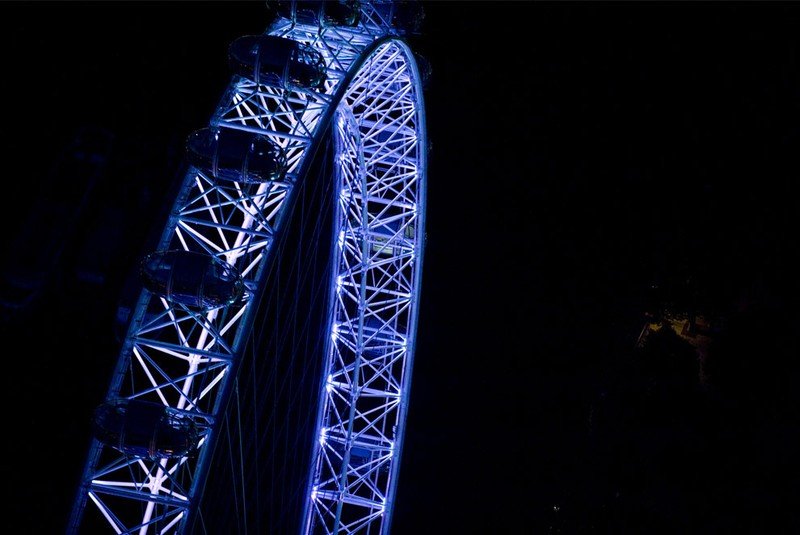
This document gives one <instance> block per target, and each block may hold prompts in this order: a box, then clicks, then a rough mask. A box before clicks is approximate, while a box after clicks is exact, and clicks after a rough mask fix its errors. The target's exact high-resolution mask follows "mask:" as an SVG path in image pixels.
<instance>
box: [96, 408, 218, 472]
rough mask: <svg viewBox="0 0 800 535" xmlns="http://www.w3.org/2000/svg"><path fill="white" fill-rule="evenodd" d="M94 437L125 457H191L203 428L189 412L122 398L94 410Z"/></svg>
mask: <svg viewBox="0 0 800 535" xmlns="http://www.w3.org/2000/svg"><path fill="white" fill-rule="evenodd" d="M93 431H94V436H95V438H97V440H99V441H100V442H102V443H103V444H105V445H107V446H109V447H111V448H114V449H116V450H118V451H120V452H122V453H124V454H126V455H133V456H136V457H144V458H148V459H159V458H175V457H191V456H193V455H194V454H195V453H196V451H197V446H198V443H199V441H200V437H201V436H202V431H203V429H202V428H201V427H200V426H198V425H197V423H196V422H195V421H194V420H193V419H192V418H190V417H189V416H188V415H187V414H186V413H184V412H182V411H179V410H177V409H174V408H172V407H167V406H166V405H163V404H161V403H154V402H150V401H143V400H127V399H120V400H116V401H109V402H106V403H103V404H101V405H100V406H98V407H97V409H95V412H94V421H93Z"/></svg>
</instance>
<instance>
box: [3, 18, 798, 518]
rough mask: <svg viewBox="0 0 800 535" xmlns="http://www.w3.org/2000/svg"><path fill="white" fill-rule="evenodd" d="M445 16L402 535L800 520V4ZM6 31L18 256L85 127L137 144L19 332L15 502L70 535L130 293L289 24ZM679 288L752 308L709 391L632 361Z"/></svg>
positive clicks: (12, 470)
mask: <svg viewBox="0 0 800 535" xmlns="http://www.w3.org/2000/svg"><path fill="white" fill-rule="evenodd" d="M426 8H427V18H426V24H425V28H424V34H423V36H421V37H418V38H415V39H414V40H413V45H414V47H415V49H417V50H419V51H420V52H422V53H423V55H425V57H427V58H428V59H429V60H430V62H431V63H432V66H433V78H432V80H431V83H430V86H429V88H428V90H427V92H426V95H425V98H426V107H427V121H428V128H429V135H430V138H431V140H432V151H431V153H430V169H429V185H428V206H427V210H428V227H427V237H428V241H427V248H426V256H425V270H424V276H423V292H422V301H421V311H420V327H419V338H418V345H417V353H416V359H415V367H414V374H413V388H412V395H411V406H410V413H409V420H408V429H407V438H406V446H405V450H404V454H403V465H402V471H401V478H400V484H399V493H398V496H397V503H396V515H395V522H394V528H395V529H394V532H395V533H519V532H523V533H528V532H530V533H556V532H560V533H579V532H586V531H592V530H594V531H598V532H606V531H612V532H623V531H628V532H641V531H646V530H647V531H653V530H659V531H661V530H666V531H671V532H686V531H687V530H693V531H700V532H731V531H740V530H744V531H753V532H761V531H765V530H768V529H767V528H768V527H769V528H779V529H784V530H792V528H794V529H796V528H797V527H798V524H800V519H798V518H797V513H796V504H797V500H798V498H800V492H798V485H800V478H799V477H798V476H800V474H798V473H797V472H798V470H797V468H798V465H797V461H796V460H795V457H796V453H797V451H798V446H800V444H798V442H800V433H798V427H797V425H798V418H797V414H796V413H797V401H798V400H797V395H796V394H795V393H794V392H795V391H796V390H797V387H796V385H797V382H796V378H797V377H798V373H797V365H796V363H795V361H796V359H797V357H798V352H797V341H796V329H797V308H796V306H795V298H796V295H797V291H796V290H797V282H796V273H797V270H796V264H795V261H794V257H795V256H796V253H797V250H796V249H797V245H796V244H797V238H796V236H797V233H796V231H795V227H796V212H797V210H796V206H797V199H798V195H797V193H798V191H797V190H798V187H797V177H798V175H799V173H798V171H800V169H799V168H798V167H799V166H798V159H797V157H796V154H797V150H796V147H798V146H799V144H800V121H799V120H798V119H800V117H799V116H798V102H800V99H798V95H800V76H798V73H799V72H800V71H798V67H799V65H798V45H799V44H800V43H798V35H800V32H798V22H799V21H800V19H799V16H800V8H799V7H798V6H796V5H792V4H784V3H777V4H750V3H709V4H702V3H692V4H688V3H672V4H662V3H619V4H603V3H588V4H584V3H559V4H549V3H522V2H515V3H483V2H469V3H456V2H446V3H445V2H436V3H430V4H426ZM0 17H2V19H3V20H4V31H3V32H2V37H0V39H2V54H3V69H4V71H5V75H4V77H3V78H4V84H3V85H4V88H5V91H4V104H5V106H4V117H3V126H2V145H0V146H2V150H3V153H4V157H3V174H2V177H3V179H2V184H3V188H4V194H3V199H4V201H5V202H4V203H3V213H2V217H3V220H2V224H3V225H4V226H5V227H6V228H7V229H8V232H6V233H5V234H6V238H5V240H6V241H4V243H6V242H7V241H10V237H11V236H13V235H14V234H15V233H16V232H19V231H20V228H19V227H20V226H21V222H22V221H24V216H25V215H26V214H27V213H28V210H30V209H32V208H33V207H34V206H35V203H34V200H35V199H36V198H37V196H39V195H45V196H48V195H50V196H57V195H59V193H58V192H59V190H60V188H69V186H70V185H69V184H55V185H52V184H50V183H49V182H48V180H47V177H48V170H49V169H50V167H51V166H52V165H53V163H54V162H55V161H56V156H57V154H58V153H59V151H60V150H61V149H62V148H63V147H64V146H65V145H66V144H67V143H68V141H69V140H70V139H71V138H72V137H74V135H75V132H76V128H78V127H80V126H84V125H97V126H102V127H104V128H107V129H109V130H110V131H111V132H113V134H114V136H115V139H114V152H113V157H112V160H111V161H110V166H109V171H108V173H107V175H106V176H105V177H104V179H103V180H102V182H101V183H100V184H99V185H98V187H97V189H96V190H95V192H94V193H93V196H92V198H91V200H90V204H89V205H88V207H87V209H86V210H84V211H83V212H81V214H80V215H79V219H78V226H77V228H76V229H75V231H74V232H72V233H70V234H69V236H68V238H67V242H66V248H65V251H64V253H63V254H62V255H61V256H60V257H59V258H58V259H57V262H56V263H55V264H54V267H53V270H52V272H51V277H50V280H49V283H48V285H47V287H46V289H45V290H44V292H43V293H42V295H41V296H40V298H39V299H38V300H37V301H36V303H35V304H34V305H32V306H31V307H30V309H28V310H25V311H23V312H19V313H15V315H14V317H12V318H11V319H10V320H7V321H6V323H5V324H4V326H3V331H2V341H3V347H4V349H5V350H4V352H3V353H4V359H5V372H6V373H5V384H4V386H3V392H4V396H5V400H4V406H5V409H6V411H5V413H6V420H7V426H6V428H5V431H4V437H5V441H4V442H5V447H4V450H5V454H4V456H3V466H4V468H3V471H4V479H5V481H6V485H5V488H6V490H7V491H9V492H10V494H11V497H12V498H11V503H10V505H11V507H10V511H11V512H12V514H14V515H15V516H16V517H17V518H20V519H21V522H22V525H27V526H30V531H31V532H59V531H61V530H62V527H63V526H64V525H65V524H66V519H67V515H68V511H69V507H70V506H71V501H72V499H73V497H74V492H75V488H76V485H77V482H78V479H79V475H80V470H81V467H82V463H83V460H84V459H83V457H84V455H85V451H86V448H87V446H88V443H89V419H90V415H91V410H92V408H93V407H94V406H95V405H96V404H97V403H98V402H99V401H100V400H102V398H103V395H104V392H105V388H106V386H107V383H108V378H109V377H110V373H111V370H112V367H113V364H114V362H115V359H116V352H117V351H118V347H117V345H116V341H115V338H114V316H115V313H116V307H117V305H118V303H119V301H120V299H121V298H122V297H123V288H124V283H125V281H126V278H127V277H128V275H129V273H130V270H131V268H132V266H133V265H134V263H135V262H136V260H137V259H138V257H139V256H140V255H141V254H142V253H143V252H145V251H146V248H147V245H148V243H149V242H148V240H151V239H152V234H153V232H156V233H158V231H159V230H160V228H161V227H160V225H161V224H162V223H163V219H162V218H163V214H164V210H165V209H167V208H168V207H169V205H170V204H171V202H172V198H171V197H170V191H172V190H171V187H174V181H175V180H176V177H177V176H178V174H179V171H180V164H181V156H182V144H183V140H184V138H185V136H186V135H187V134H188V133H189V132H191V131H192V130H194V129H195V128H198V127H200V126H203V125H205V124H206V123H207V121H208V118H209V116H210V114H211V113H212V111H213V109H214V107H215V106H216V103H217V101H218V99H219V96H220V93H221V91H222V89H223V88H224V87H225V85H226V84H227V81H228V79H229V76H230V74H229V71H228V70H227V65H226V49H227V44H228V43H229V42H230V41H231V40H233V39H234V38H235V37H237V36H239V35H242V34H248V33H259V32H261V31H263V29H264V27H265V24H266V11H265V9H264V6H263V4H262V3H261V2H248V3H225V4H219V3H207V2H198V3H188V2H185V3H166V4H161V3H159V4H150V3H133V2H131V3H90V4H80V3H67V4H51V3H14V4H4V5H3V6H2V7H0ZM45 186H46V187H45ZM154 229H155V230H154ZM103 232H105V234H102V233H103ZM103 236H105V237H107V238H104V237H103ZM97 244H103V245H101V246H100V245H97ZM31 245H33V244H31ZM4 253H5V254H4V260H3V261H4V262H5V263H6V264H10V263H14V262H23V261H24V258H25V255H27V254H29V253H30V251H29V250H28V249H26V248H22V249H20V250H15V249H14V250H12V249H10V248H9V247H8V246H7V247H5V248H4ZM87 254H90V255H99V256H103V258H107V259H108V263H107V266H106V268H105V271H104V273H105V275H104V279H103V280H102V281H100V282H93V283H89V282H86V281H81V280H80V279H79V277H78V275H77V273H78V266H80V265H81V257H82V255H87ZM687 281H689V282H688V283H687ZM654 285H656V286H658V287H659V288H661V290H662V291H663V292H665V293H666V294H667V295H679V294H680V295H683V293H685V292H686V291H687V290H686V288H687V287H689V288H691V292H690V293H692V295H693V296H694V302H695V304H696V305H697V306H698V307H699V308H700V309H701V310H705V311H709V313H711V312H713V314H715V315H717V316H720V317H724V318H725V320H726V321H725V324H724V325H725V328H724V329H722V330H721V331H720V332H719V333H718V335H717V337H716V339H715V340H716V342H717V343H716V345H715V346H714V349H713V351H712V357H713V359H712V360H711V361H710V363H709V365H708V367H707V368H706V369H705V372H706V373H707V378H706V380H705V381H702V382H701V381H699V380H697V376H698V373H697V362H690V360H691V359H690V360H686V359H685V358H684V359H683V360H680V358H681V355H683V356H684V357H685V351H684V350H685V348H683V349H681V348H680V347H678V348H677V349H674V348H673V349H672V350H670V351H671V353H670V351H667V353H670V354H671V355H673V356H675V359H673V360H672V361H670V360H669V359H666V360H664V359H662V360H659V359H658V358H657V357H654V358H653V359H651V360H650V361H646V359H645V357H646V355H645V354H641V353H637V352H634V351H633V346H634V343H635V341H636V337H637V335H638V334H639V331H640V329H641V327H642V325H643V322H644V313H645V312H647V311H650V310H651V309H652V291H651V290H652V287H653V286H654ZM670 292H672V294H670ZM682 292H683V293H682ZM662 295H663V294H662ZM682 351H683V353H682ZM678 361H680V362H681V364H680V365H676V364H675V362H678ZM7 503H8V502H7ZM18 525H19V524H18Z"/></svg>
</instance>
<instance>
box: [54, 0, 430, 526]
mask: <svg viewBox="0 0 800 535" xmlns="http://www.w3.org/2000/svg"><path fill="white" fill-rule="evenodd" d="M384 13H385V10H382V9H381V8H380V6H378V7H375V6H371V5H365V6H364V7H363V8H362V22H361V23H360V24H359V25H358V26H357V27H353V28H337V27H324V28H320V27H318V26H307V25H301V24H293V23H292V22H291V21H287V20H285V19H280V20H278V21H277V22H276V23H275V24H274V25H273V26H272V27H271V28H270V29H269V30H268V32H267V33H269V34H272V35H279V36H283V37H286V38H290V39H293V40H296V41H300V42H303V43H306V44H310V45H312V46H313V47H314V48H315V49H317V50H319V51H320V52H321V53H322V55H323V57H324V59H325V62H326V66H327V73H328V78H327V81H326V83H325V86H324V88H323V90H322V91H313V90H306V89H302V88H297V87H290V88H288V89H287V88H279V87H271V86H266V85H258V84H256V83H254V82H253V81H252V80H249V79H246V78H242V77H238V76H236V77H234V79H233V80H232V81H231V84H230V85H229V87H228V88H227V90H226V91H225V93H224V94H223V98H222V100H221V103H220V105H219V106H218V108H217V110H216V112H215V114H214V115H213V117H212V119H211V121H210V123H211V124H212V125H217V126H221V127H223V128H235V129H240V130H248V131H252V132H256V133H259V134H262V135H266V136H267V137H269V138H270V139H271V140H272V141H273V142H275V143H276V144H278V145H280V146H281V147H283V148H284V150H285V151H286V154H287V157H288V162H289V167H288V172H287V174H286V177H285V179H284V180H283V181H279V182H278V181H273V182H268V183H263V184H245V183H236V182H225V183H222V182H219V181H215V180H214V179H213V177H210V176H205V174H204V173H203V172H201V171H199V170H197V169H194V168H190V169H189V170H188V172H187V175H186V177H185V179H184V182H183V185H182V187H181V190H180V193H179V195H178V198H177V199H176V202H175V205H174V207H173V210H172V212H171V216H170V218H169V220H168V222H167V225H166V227H165V229H164V233H163V235H162V238H161V241H160V243H159V246H158V249H159V250H167V249H183V250H187V251H198V252H203V253H206V254H210V255H214V256H216V257H218V258H220V259H222V260H225V261H226V262H228V263H229V264H231V265H233V266H235V267H236V268H237V269H238V270H239V271H240V272H241V273H242V275H243V277H244V280H245V284H246V287H247V293H248V294H250V295H251V296H257V295H258V293H259V284H260V281H261V280H262V278H263V277H262V275H263V274H264V272H265V269H266V267H267V265H268V262H269V261H270V254H269V253H270V250H271V245H272V243H273V241H274V237H275V235H276V233H277V232H279V231H280V229H281V227H282V218H283V216H284V214H285V213H287V212H288V210H287V206H288V205H289V203H290V202H291V199H292V191H293V188H294V186H295V184H296V183H297V182H298V181H299V180H301V179H302V178H303V176H304V174H305V172H306V170H307V167H308V166H310V161H311V158H310V157H307V156H309V154H311V153H313V152H314V151H313V150H310V149H312V148H313V147H314V146H315V143H317V142H318V140H319V138H320V137H321V136H322V133H323V132H324V130H325V128H327V126H328V124H329V123H330V122H331V120H332V118H333V117H334V115H335V116H336V118H337V120H336V124H337V132H338V136H336V143H337V147H338V152H337V155H336V160H337V162H338V166H337V167H338V173H339V174H338V180H339V186H340V190H339V211H338V220H337V225H336V230H337V235H338V245H339V247H338V248H335V249H336V259H335V261H336V262H337V264H336V265H338V268H337V269H336V270H335V271H336V274H335V278H334V280H333V281H332V293H333V299H334V305H333V310H332V313H331V321H330V326H331V342H330V344H329V348H328V352H327V353H326V355H325V356H321V358H326V359H327V369H328V371H327V380H326V381H325V382H324V383H325V384H324V388H322V389H321V390H322V393H321V396H322V401H321V402H320V414H319V417H318V422H319V426H318V442H317V443H316V447H315V455H314V465H313V467H312V470H311V476H310V485H309V501H308V504H307V508H306V522H305V523H304V524H305V526H306V529H307V531H308V532H314V533H337V532H338V533H354V532H356V531H359V530H366V531H369V532H370V533H375V532H376V531H382V532H386V531H387V530H388V527H389V518H390V513H391V497H392V494H393V489H394V482H395V481H396V476H397V469H398V463H397V462H396V461H393V460H395V459H397V458H398V457H399V447H400V445H401V442H402V430H403V424H404V416H405V411H404V408H405V401H406V397H407V393H408V380H409V372H410V366H411V357H412V355H413V333H414V330H415V309H416V303H417V301H418V299H417V293H418V289H419V274H420V269H421V254H422V227H423V225H422V208H423V207H424V202H423V199H422V195H423V177H424V170H425V153H424V150H422V149H423V147H424V146H425V143H424V119H423V110H422V104H421V93H420V90H419V80H418V74H417V71H416V66H415V64H414V61H413V59H412V56H411V53H410V50H409V49H408V48H407V46H406V45H405V44H404V43H402V41H400V40H398V39H396V37H395V35H394V34H395V32H394V31H393V30H392V29H391V28H390V27H389V25H388V24H387V23H386V21H384V20H383V19H382V17H383V16H385V15H383V14H384ZM337 110H338V111H337ZM254 301H255V299H253V300H245V301H243V302H240V303H237V304H234V305H230V306H225V307H220V308H216V309H212V310H206V311H202V312H198V311H197V310H195V309H190V308H187V307H184V306H182V305H180V304H175V303H171V302H168V301H166V300H164V299H162V298H159V297H158V296H155V295H152V294H150V293H149V292H147V291H143V292H142V294H141V295H140V298H139V301H138V304H137V306H136V309H135V313H134V315H133V317H132V320H131V324H130V327H129V330H128V333H127V336H126V339H125V341H124V343H123V346H122V349H121V352H120V356H119V359H118V364H117V368H116V370H115V373H114V376H113V378H112V381H111V385H110V388H109V391H108V395H107V399H108V400H115V399H142V400H148V401H156V402H160V403H162V404H164V405H165V406H169V407H172V408H174V409H178V410H180V411H183V412H184V413H185V414H187V415H189V416H190V417H192V418H193V419H194V420H195V421H196V422H197V423H198V424H199V425H200V426H202V428H203V429H206V432H205V435H204V437H203V438H202V439H201V441H200V447H199V450H198V452H197V455H193V456H191V457H182V458H172V459H155V460H150V459H146V458H140V457H136V456H129V455H125V454H123V453H121V452H119V451H117V450H116V449H113V448H110V447H108V446H105V445H104V444H102V443H101V442H99V441H97V440H94V441H93V443H92V445H91V447H90V452H89V456H88V460H87V463H86V467H85V471H84V476H83V479H82V483H81V486H80V489H79V492H78V498H77V500H76V503H75V507H74V509H73V515H72V518H71V520H70V525H69V531H71V532H77V531H79V529H80V527H81V523H82V521H83V517H84V516H85V514H87V513H86V510H87V509H92V510H93V511H94V513H93V514H95V515H97V514H98V513H99V515H102V517H103V518H104V519H105V521H107V524H108V526H109V532H114V533H134V532H136V533H140V534H145V533H174V532H181V531H182V530H183V528H184V527H185V526H187V519H188V517H189V514H190V513H191V512H192V511H193V508H194V507H195V506H196V504H197V501H198V498H199V496H198V494H199V491H200V489H201V488H202V484H203V480H204V477H205V473H206V472H207V470H208V468H209V467H208V466H207V465H208V464H209V461H210V457H211V448H210V447H209V445H210V443H211V441H213V440H214V438H215V434H216V430H217V427H216V426H215V423H216V422H217V420H218V419H219V417H220V416H221V411H222V410H224V406H225V402H226V399H227V397H228V396H229V390H230V388H231V384H232V380H231V379H232V378H233V377H235V376H236V373H237V371H238V363H239V361H240V359H241V356H242V355H241V354H242V350H243V347H244V344H245V342H246V339H247V336H248V335H249V327H250V325H251V324H252V320H253V318H252V317H251V316H252V314H253V310H254V308H255V306H254ZM264 358H269V357H268V356H264Z"/></svg>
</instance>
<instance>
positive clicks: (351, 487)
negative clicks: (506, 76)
mask: <svg viewBox="0 0 800 535" xmlns="http://www.w3.org/2000/svg"><path fill="white" fill-rule="evenodd" d="M365 67H366V68H362V69H361V70H360V71H359V72H358V74H357V75H356V76H355V78H354V79H353V80H352V82H351V83H350V86H349V89H348V92H347V93H346V95H345V97H344V99H343V102H342V104H340V106H339V116H338V120H337V129H338V130H339V135H338V136H337V138H336V139H337V141H338V144H339V147H338V150H337V153H338V155H339V168H338V169H339V181H340V187H339V191H340V193H339V205H338V214H337V228H338V229H339V235H338V248H337V250H336V252H337V255H336V256H337V258H336V265H337V269H336V271H335V280H334V285H333V287H334V288H335V301H334V303H335V305H334V312H333V322H332V324H331V333H330V334H331V342H330V344H329V348H328V363H327V366H328V369H327V379H326V382H325V394H324V403H323V406H322V414H321V416H322V419H321V426H320V428H319V433H318V444H319V445H318V448H317V451H316V455H315V458H316V462H315V466H314V471H313V473H312V489H311V494H310V497H309V498H310V510H311V512H310V513H307V519H306V520H307V527H306V532H307V533H358V532H362V533H382V532H386V531H388V528H389V521H390V513H391V511H390V508H391V496H390V494H392V493H393V490H394V489H393V485H392V483H393V480H394V478H395V477H396V476H397V466H398V463H396V462H393V461H394V459H395V456H396V455H397V454H398V447H397V446H398V442H397V437H398V433H399V428H401V427H402V423H403V420H402V418H403V416H404V409H405V407H404V402H405V396H406V394H407V391H408V388H407V387H408V377H407V373H408V371H409V369H410V365H411V362H410V358H411V355H410V348H412V347H413V340H412V338H413V333H414V321H415V317H414V316H415V313H414V312H415V310H414V308H415V307H414V306H413V304H414V303H416V297H417V296H416V293H417V289H418V287H419V284H418V278H419V268H420V260H421V236H420V228H421V225H420V223H421V221H420V219H421V217H422V213H421V211H420V210H418V207H419V206H420V201H421V198H420V195H421V193H422V190H421V187H420V186H421V182H420V174H419V170H420V165H421V164H424V160H422V159H421V158H422V151H421V147H420V144H419V138H418V132H420V130H421V127H422V125H421V124H420V119H421V113H420V111H421V110H420V107H419V104H418V95H416V91H415V86H414V80H413V78H412V76H411V75H410V74H411V73H410V69H409V68H408V67H407V59H406V57H405V56H404V54H403V49H402V47H401V45H399V44H398V43H395V42H389V43H386V44H383V45H381V46H380V47H379V48H378V49H377V50H376V51H375V52H374V54H373V55H372V56H370V59H369V60H368V64H367V65H366V66H365Z"/></svg>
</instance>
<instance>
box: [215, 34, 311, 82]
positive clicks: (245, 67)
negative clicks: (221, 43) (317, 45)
mask: <svg viewBox="0 0 800 535" xmlns="http://www.w3.org/2000/svg"><path fill="white" fill-rule="evenodd" d="M228 59H229V61H230V64H231V68H232V69H233V70H234V71H235V72H236V74H238V75H240V76H244V77H245V78H249V79H251V80H253V81H254V82H256V83H257V84H261V85H269V86H275V87H283V88H287V87H290V86H299V87H303V88H306V89H316V88H319V87H322V84H323V82H324V81H325V60H324V59H323V58H322V54H320V53H319V52H318V51H316V50H314V49H313V48H312V47H310V46H308V45H305V44H303V43H298V42H297V41H292V40H291V39H285V38H283V37H276V36H273V35H244V36H242V37H239V38H238V39H236V40H235V41H234V42H233V43H231V46H230V49H229V51H228Z"/></svg>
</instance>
